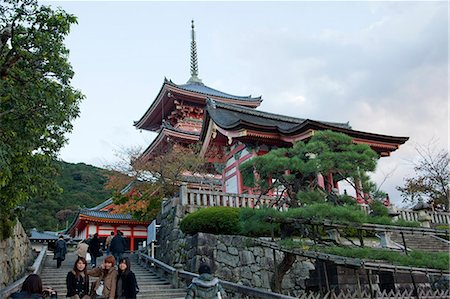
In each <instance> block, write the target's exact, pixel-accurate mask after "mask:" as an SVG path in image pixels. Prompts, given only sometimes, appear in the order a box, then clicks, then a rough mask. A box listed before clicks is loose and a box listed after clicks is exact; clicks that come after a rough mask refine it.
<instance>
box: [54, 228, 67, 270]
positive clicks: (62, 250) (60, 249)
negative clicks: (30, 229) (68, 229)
mask: <svg viewBox="0 0 450 299" xmlns="http://www.w3.org/2000/svg"><path fill="white" fill-rule="evenodd" d="M66 253H67V244H66V241H64V237H63V236H62V235H60V236H59V238H58V241H56V244H55V252H54V255H53V259H54V260H56V268H60V267H61V264H62V261H64V260H65V259H66Z"/></svg>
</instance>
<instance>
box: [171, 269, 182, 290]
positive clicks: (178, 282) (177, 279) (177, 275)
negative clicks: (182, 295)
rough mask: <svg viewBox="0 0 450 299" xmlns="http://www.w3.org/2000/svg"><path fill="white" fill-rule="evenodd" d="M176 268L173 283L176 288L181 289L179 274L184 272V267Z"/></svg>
mask: <svg viewBox="0 0 450 299" xmlns="http://www.w3.org/2000/svg"><path fill="white" fill-rule="evenodd" d="M174 268H175V272H174V273H173V276H172V281H171V283H172V286H173V287H174V288H179V287H181V282H180V277H179V273H180V271H181V270H183V265H182V264H175V266H174Z"/></svg>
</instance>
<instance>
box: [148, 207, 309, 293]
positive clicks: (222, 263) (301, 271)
mask: <svg viewBox="0 0 450 299" xmlns="http://www.w3.org/2000/svg"><path fill="white" fill-rule="evenodd" d="M185 212H186V211H185V210H184V209H183V208H182V207H180V206H178V207H174V208H173V209H172V210H171V211H169V212H168V213H166V214H165V215H161V216H160V218H159V219H158V220H159V223H160V224H161V229H160V231H159V233H158V243H159V247H158V249H157V251H156V258H157V259H159V260H161V261H163V262H165V263H167V264H169V265H172V266H174V265H175V264H181V265H183V269H184V270H186V271H189V272H194V273H197V270H198V267H199V265H200V264H201V263H208V264H209V265H210V266H211V268H212V271H213V272H214V275H216V276H217V277H219V278H221V279H224V280H227V281H231V282H235V283H239V284H242V285H246V286H252V287H257V288H261V289H266V290H269V289H270V287H269V286H270V280H271V279H272V276H273V275H274V272H273V269H274V252H273V250H272V249H268V248H263V247H261V246H258V245H255V244H254V242H253V239H252V238H248V237H243V236H230V235H211V234H204V233H198V234H196V235H194V236H185V235H184V234H183V233H182V232H181V231H180V230H179V229H178V224H179V221H180V220H181V217H182V216H183V215H184V213H185ZM275 258H276V260H277V261H278V262H279V261H281V260H282V258H283V253H282V252H278V251H275ZM313 269H314V264H313V263H311V261H310V260H305V259H303V260H301V259H300V257H298V258H297V261H296V262H295V263H294V265H293V267H292V268H291V270H290V271H289V272H288V273H287V274H286V276H285V277H284V279H283V283H282V287H283V290H285V291H286V292H290V293H292V292H296V291H299V290H303V289H304V288H305V281H306V279H307V278H309V273H310V270H313Z"/></svg>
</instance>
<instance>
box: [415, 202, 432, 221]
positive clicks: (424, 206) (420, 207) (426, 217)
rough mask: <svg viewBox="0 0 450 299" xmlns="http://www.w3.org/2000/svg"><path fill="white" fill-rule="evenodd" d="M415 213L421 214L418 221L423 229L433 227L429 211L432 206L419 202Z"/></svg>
mask: <svg viewBox="0 0 450 299" xmlns="http://www.w3.org/2000/svg"><path fill="white" fill-rule="evenodd" d="M412 209H413V211H417V212H419V217H418V218H417V220H418V221H419V222H420V225H421V226H422V227H428V228H429V227H431V215H430V214H428V213H427V211H430V210H431V205H430V204H428V203H425V202H423V201H419V202H418V203H417V204H416V205H415V206H414V207H413V208H412Z"/></svg>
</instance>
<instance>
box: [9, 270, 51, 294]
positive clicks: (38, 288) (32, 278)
mask: <svg viewBox="0 0 450 299" xmlns="http://www.w3.org/2000/svg"><path fill="white" fill-rule="evenodd" d="M10 298H12V299H44V298H50V299H57V298H58V295H57V294H56V291H55V290H54V289H52V288H45V289H43V288H42V280H41V277H39V275H37V274H30V275H28V277H27V278H25V281H24V282H23V284H22V288H21V290H20V292H15V293H13V294H11V297H10Z"/></svg>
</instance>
